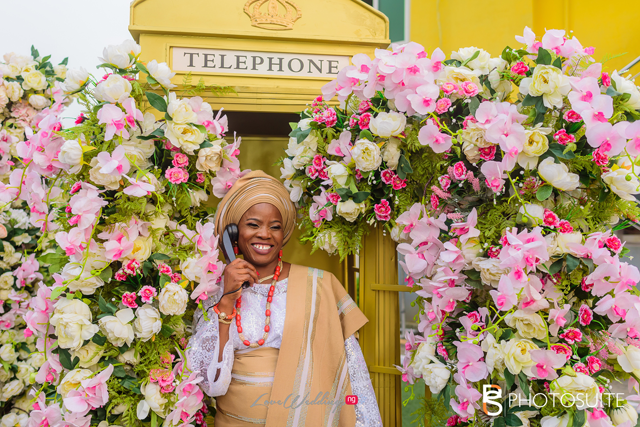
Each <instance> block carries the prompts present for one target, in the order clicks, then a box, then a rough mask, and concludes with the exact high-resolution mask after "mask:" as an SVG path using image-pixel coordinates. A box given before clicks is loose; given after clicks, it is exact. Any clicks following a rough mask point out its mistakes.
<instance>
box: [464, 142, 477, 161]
mask: <svg viewBox="0 0 640 427" xmlns="http://www.w3.org/2000/svg"><path fill="white" fill-rule="evenodd" d="M462 152H463V153H464V156H465V157H466V158H467V160H468V161H469V162H471V163H472V164H476V163H478V162H479V161H480V159H482V158H481V157H480V149H479V148H478V146H477V145H473V144H471V143H470V142H464V143H463V144H462Z"/></svg>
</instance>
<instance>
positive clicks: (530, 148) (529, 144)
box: [523, 129, 549, 157]
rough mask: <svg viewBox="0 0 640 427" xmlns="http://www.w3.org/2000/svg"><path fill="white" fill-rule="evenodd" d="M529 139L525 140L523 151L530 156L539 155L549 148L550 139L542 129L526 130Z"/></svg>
mask: <svg viewBox="0 0 640 427" xmlns="http://www.w3.org/2000/svg"><path fill="white" fill-rule="evenodd" d="M525 135H526V136H527V140H526V141H525V142H524V149H523V152H524V153H525V154H526V155H527V156H530V157H539V156H542V155H543V154H544V153H546V152H547V150H549V140H548V139H547V136H546V135H545V134H544V133H542V132H541V131H539V130H537V129H534V130H526V131H525Z"/></svg>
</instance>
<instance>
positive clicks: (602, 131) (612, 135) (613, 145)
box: [586, 122, 627, 156]
mask: <svg viewBox="0 0 640 427" xmlns="http://www.w3.org/2000/svg"><path fill="white" fill-rule="evenodd" d="M621 130H622V127H621V126H619V124H616V125H615V126H614V125H612V124H611V123H608V122H607V123H597V124H594V125H593V126H591V127H590V128H588V129H587V133H586V137H587V142H588V143H589V145H590V146H592V147H593V148H600V147H601V149H602V151H603V152H604V153H607V154H608V155H611V156H615V155H618V154H620V153H621V152H622V150H623V149H624V147H625V144H626V142H627V141H626V139H625V138H624V136H622V135H620V131H621Z"/></svg>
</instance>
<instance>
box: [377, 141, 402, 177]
mask: <svg viewBox="0 0 640 427" xmlns="http://www.w3.org/2000/svg"><path fill="white" fill-rule="evenodd" d="M401 155H402V153H401V152H400V140H399V139H398V138H389V142H387V143H386V144H385V146H384V149H383V150H382V160H384V162H385V163H386V164H387V167H388V168H389V169H391V170H396V169H397V168H398V161H399V160H400V156H401Z"/></svg>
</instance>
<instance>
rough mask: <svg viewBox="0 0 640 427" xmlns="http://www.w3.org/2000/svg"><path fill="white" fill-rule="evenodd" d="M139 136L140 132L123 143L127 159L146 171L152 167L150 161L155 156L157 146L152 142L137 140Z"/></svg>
mask: <svg viewBox="0 0 640 427" xmlns="http://www.w3.org/2000/svg"><path fill="white" fill-rule="evenodd" d="M137 135H139V133H138V132H136V133H135V134H134V136H132V137H131V139H128V140H125V141H122V146H123V147H124V151H125V153H126V154H127V157H129V159H130V160H131V161H133V162H135V164H136V165H137V166H138V168H140V169H143V170H144V169H147V168H149V167H151V162H150V161H149V160H148V159H149V157H151V156H153V153H154V151H155V149H156V146H155V145H154V144H153V141H152V140H149V141H143V140H141V139H138V138H136V136H137ZM147 175H149V174H147Z"/></svg>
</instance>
